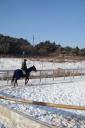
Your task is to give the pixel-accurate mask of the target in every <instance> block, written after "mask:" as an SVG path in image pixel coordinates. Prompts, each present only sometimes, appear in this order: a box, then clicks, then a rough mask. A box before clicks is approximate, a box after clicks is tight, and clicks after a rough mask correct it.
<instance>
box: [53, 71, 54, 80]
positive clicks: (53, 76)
mask: <svg viewBox="0 0 85 128" xmlns="http://www.w3.org/2000/svg"><path fill="white" fill-rule="evenodd" d="M53 80H54V70H53Z"/></svg>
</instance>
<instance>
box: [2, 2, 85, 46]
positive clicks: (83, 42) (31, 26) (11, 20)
mask: <svg viewBox="0 0 85 128" xmlns="http://www.w3.org/2000/svg"><path fill="white" fill-rule="evenodd" d="M0 34H3V35H8V36H12V37H17V38H24V39H27V40H28V41H29V42H30V43H33V36H34V44H37V43H39V42H41V41H45V40H50V41H51V42H54V41H55V42H56V43H57V44H61V45H62V46H71V47H76V46H78V47H80V48H85V0H0Z"/></svg>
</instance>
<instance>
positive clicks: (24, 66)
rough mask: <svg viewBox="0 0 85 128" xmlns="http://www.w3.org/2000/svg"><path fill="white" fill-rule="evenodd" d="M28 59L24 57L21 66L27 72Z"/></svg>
mask: <svg viewBox="0 0 85 128" xmlns="http://www.w3.org/2000/svg"><path fill="white" fill-rule="evenodd" d="M26 61H27V60H26V59H24V61H23V62H22V67H21V69H22V70H23V71H24V72H25V74H26V71H27V64H26Z"/></svg>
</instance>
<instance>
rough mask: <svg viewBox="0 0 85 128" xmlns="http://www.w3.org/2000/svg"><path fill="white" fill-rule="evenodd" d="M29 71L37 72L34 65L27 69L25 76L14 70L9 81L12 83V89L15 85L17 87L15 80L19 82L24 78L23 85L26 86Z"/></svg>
mask: <svg viewBox="0 0 85 128" xmlns="http://www.w3.org/2000/svg"><path fill="white" fill-rule="evenodd" d="M31 71H35V72H37V69H36V67H35V66H34V65H33V66H32V67H30V68H27V69H26V73H25V74H24V73H23V70H22V69H16V70H15V71H14V74H13V77H12V80H11V83H14V87H15V85H17V86H18V83H17V80H19V79H20V78H25V85H26V84H27V83H28V81H29V76H30V73H31Z"/></svg>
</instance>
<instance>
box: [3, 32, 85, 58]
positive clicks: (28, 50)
mask: <svg viewBox="0 0 85 128" xmlns="http://www.w3.org/2000/svg"><path fill="white" fill-rule="evenodd" d="M0 55H4V56H7V55H8V56H19V57H21V56H52V55H55V56H59V55H76V56H78V55H81V56H85V48H82V49H80V48H79V47H78V46H76V47H75V48H72V47H70V46H66V47H62V46H61V45H60V44H57V43H56V42H50V41H49V40H46V41H44V42H40V43H38V44H36V45H35V46H33V45H32V44H31V43H30V42H29V41H27V40H25V39H23V38H19V39H18V38H14V37H10V36H4V35H2V34H0Z"/></svg>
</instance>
